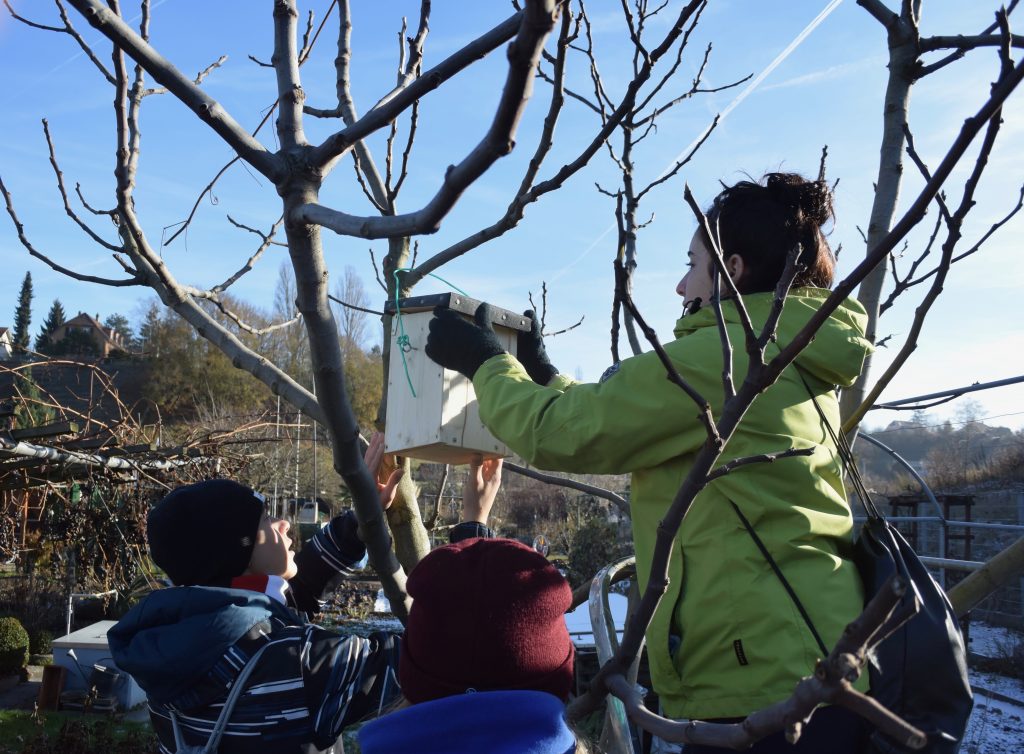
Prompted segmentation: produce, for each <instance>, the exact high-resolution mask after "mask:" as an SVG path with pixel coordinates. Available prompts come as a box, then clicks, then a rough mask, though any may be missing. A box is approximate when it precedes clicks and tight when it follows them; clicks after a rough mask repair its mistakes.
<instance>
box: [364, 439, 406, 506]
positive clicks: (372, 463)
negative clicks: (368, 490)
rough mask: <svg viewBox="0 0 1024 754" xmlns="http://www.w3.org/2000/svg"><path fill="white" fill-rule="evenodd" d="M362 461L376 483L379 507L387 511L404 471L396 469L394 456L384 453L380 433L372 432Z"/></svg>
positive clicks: (393, 499) (393, 500) (396, 492)
mask: <svg viewBox="0 0 1024 754" xmlns="http://www.w3.org/2000/svg"><path fill="white" fill-rule="evenodd" d="M363 461H365V462H366V468H368V469H369V470H370V473H371V474H372V475H373V477H374V479H375V480H376V482H377V494H378V496H379V497H380V507H381V508H383V509H384V510H387V509H388V508H390V507H391V504H392V503H393V502H395V495H397V494H398V483H399V482H400V481H401V480H402V474H403V473H404V471H405V470H404V469H400V468H398V465H397V463H396V462H395V456H394V455H392V454H389V453H385V452H384V435H383V434H381V433H380V432H374V434H373V437H371V438H370V444H369V445H368V446H367V448H366V453H365V454H364V455H363Z"/></svg>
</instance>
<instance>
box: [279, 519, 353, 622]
mask: <svg viewBox="0 0 1024 754" xmlns="http://www.w3.org/2000/svg"><path fill="white" fill-rule="evenodd" d="M357 531H358V523H357V522H356V516H355V513H353V512H352V511H346V512H345V513H342V514H341V515H340V516H335V517H334V518H333V519H331V521H330V522H329V523H326V524H324V526H323V528H321V529H320V530H319V531H318V532H317V533H316V534H314V535H313V536H312V537H310V538H309V539H308V540H307V541H306V542H305V543H303V546H302V550H300V551H299V552H298V553H297V554H296V555H295V564H296V566H298V574H297V575H296V576H295V577H293V578H292V579H291V580H290V581H289V586H291V589H292V595H293V597H294V599H295V604H296V607H298V609H299V610H302V611H303V612H306V613H311V614H312V613H318V612H320V604H319V599H320V595H322V594H323V593H324V591H325V590H326V589H328V588H329V587H332V586H334V585H335V584H336V583H337V581H338V579H339V577H343V576H351V575H352V573H353V572H354V570H353V566H354V565H355V564H356V563H358V562H359V561H360V560H362V559H363V556H364V555H365V554H366V547H365V545H363V543H362V541H361V540H360V539H359V536H358V534H357Z"/></svg>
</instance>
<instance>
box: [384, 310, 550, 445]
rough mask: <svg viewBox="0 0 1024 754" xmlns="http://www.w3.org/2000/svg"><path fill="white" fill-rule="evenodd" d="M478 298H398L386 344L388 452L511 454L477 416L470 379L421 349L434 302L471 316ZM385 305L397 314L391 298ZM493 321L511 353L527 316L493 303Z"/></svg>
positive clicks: (386, 439) (386, 431)
mask: <svg viewBox="0 0 1024 754" xmlns="http://www.w3.org/2000/svg"><path fill="white" fill-rule="evenodd" d="M480 303H481V302H479V301H477V300H476V299H472V298H469V297H468V296H463V295H461V294H458V293H441V294H437V295H432V296H414V297H411V298H406V299H399V301H398V309H399V311H400V313H401V325H399V318H398V316H396V317H395V320H394V323H393V324H392V327H391V343H390V344H389V348H390V367H389V376H388V403H387V426H386V429H385V431H384V448H385V450H386V451H387V452H388V453H397V454H399V455H402V456H408V457H409V458H419V459H421V460H424V461H434V462H436V463H450V464H462V463H469V462H470V461H472V460H473V458H474V457H481V456H482V457H484V458H501V457H504V456H507V455H511V451H509V449H508V448H507V447H506V446H505V444H504V443H502V442H501V441H499V440H498V439H497V438H496V437H494V435H492V434H491V433H490V432H489V431H488V430H487V428H486V427H484V425H483V422H481V421H480V412H479V409H478V406H477V401H476V393H475V392H474V391H473V383H472V381H471V380H469V379H468V378H467V377H464V376H463V375H461V374H459V373H458V372H453V371H452V370H450V369H444V368H443V367H441V366H440V365H438V364H436V363H435V362H433V361H432V360H431V359H430V357H429V356H427V354H426V353H425V352H424V347H425V346H426V344H427V335H428V333H429V332H430V329H429V328H430V320H431V319H433V317H434V309H435V307H438V306H442V307H445V308H447V309H451V310H453V311H456V312H459V313H460V314H462V315H463V316H465V317H466V318H467V319H472V318H473V314H474V313H475V312H476V309H477V307H478V306H479V305H480ZM385 311H386V312H387V313H388V314H392V315H395V314H396V311H395V302H394V301H389V302H388V304H387V305H386V306H385ZM491 323H492V325H493V327H494V332H495V334H496V335H497V336H498V341H499V342H500V343H501V345H502V346H503V347H504V348H505V350H506V351H508V352H509V353H510V354H512V355H513V356H515V355H516V341H517V334H518V332H519V331H524V332H528V331H529V330H530V320H529V318H527V317H524V316H523V315H522V314H515V313H514V312H510V311H508V310H507V309H500V308H498V307H496V306H492V307H491ZM403 333H404V336H405V337H404V338H403ZM403 353H404V356H405V361H404V364H403V360H402V356H403ZM406 370H408V378H407V377H406ZM410 382H411V383H412V389H410ZM413 390H415V395H414V394H413Z"/></svg>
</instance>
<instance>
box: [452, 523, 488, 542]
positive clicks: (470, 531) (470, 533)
mask: <svg viewBox="0 0 1024 754" xmlns="http://www.w3.org/2000/svg"><path fill="white" fill-rule="evenodd" d="M496 536H497V534H495V533H494V530H493V529H491V528H490V527H488V526H487V525H486V524H481V523H480V522H479V521H463V522H462V523H461V524H457V525H455V526H453V527H452V528H451V529H450V530H449V531H448V544H451V545H453V544H455V543H456V542H461V541H462V540H464V539H473V538H474V537H481V538H482V539H494V538H495V537H496Z"/></svg>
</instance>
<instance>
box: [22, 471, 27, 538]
mask: <svg viewBox="0 0 1024 754" xmlns="http://www.w3.org/2000/svg"><path fill="white" fill-rule="evenodd" d="M26 476H27V474H26ZM28 498H29V491H28V489H27V488H26V489H25V490H24V491H23V492H22V494H21V549H23V550H24V549H25V537H26V536H27V534H28Z"/></svg>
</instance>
